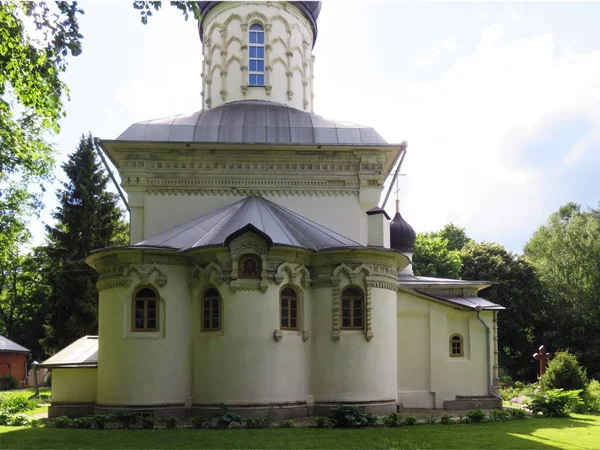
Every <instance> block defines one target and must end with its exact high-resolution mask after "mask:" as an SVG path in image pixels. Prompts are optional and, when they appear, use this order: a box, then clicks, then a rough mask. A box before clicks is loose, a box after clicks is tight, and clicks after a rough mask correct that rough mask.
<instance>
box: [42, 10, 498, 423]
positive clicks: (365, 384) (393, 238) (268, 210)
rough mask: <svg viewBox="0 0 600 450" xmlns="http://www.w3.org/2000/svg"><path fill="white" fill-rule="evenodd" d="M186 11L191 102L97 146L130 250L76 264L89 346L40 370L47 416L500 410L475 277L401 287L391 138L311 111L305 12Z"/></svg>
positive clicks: (407, 260)
mask: <svg viewBox="0 0 600 450" xmlns="http://www.w3.org/2000/svg"><path fill="white" fill-rule="evenodd" d="M199 3H200V5H201V9H202V20H201V21H200V22H199V34H200V39H201V40H202V53H203V55H202V56H203V69H202V105H201V106H202V107H201V109H200V110H199V111H197V112H193V113H191V114H183V115H178V116H173V117H167V118H161V119H155V120H147V121H144V122H140V123H136V124H133V125H131V126H130V127H129V128H127V129H126V130H125V131H124V132H123V133H122V134H121V135H120V136H119V137H117V138H116V139H114V140H107V139H101V140H100V139H99V140H98V141H97V142H98V144H99V145H100V147H101V148H102V150H103V151H104V153H105V154H106V155H108V157H109V158H110V160H111V161H112V163H113V164H114V165H115V166H116V167H117V168H118V170H119V174H120V177H121V186H122V188H123V189H124V190H125V191H126V193H127V202H128V207H129V209H130V223H131V231H130V238H131V241H130V245H129V246H126V247H119V248H103V249H98V250H96V251H94V252H92V254H91V255H90V256H89V257H88V258H87V260H86V261H87V263H88V264H89V265H90V266H91V267H93V268H94V269H95V270H96V271H97V272H98V274H99V280H98V284H97V287H98V291H99V296H100V299H99V318H98V320H99V330H98V336H84V337H82V338H81V339H79V340H78V341H76V342H75V343H73V344H72V345H70V346H69V347H67V348H65V349H64V350H62V351H61V352H59V353H57V354H56V355H54V356H52V357H51V358H50V359H48V360H47V361H45V362H44V363H43V364H42V365H41V366H42V367H48V368H51V369H52V406H51V408H50V415H51V416H59V415H71V416H76V415H82V414H88V413H92V412H94V413H97V414H104V413H109V412H116V411H123V410H126V411H131V412H139V413H145V414H152V415H154V416H156V417H168V416H177V417H189V416H190V415H212V414H213V413H215V412H217V411H219V410H220V408H219V404H220V403H225V404H227V405H228V406H229V408H230V409H231V410H232V411H234V412H236V413H238V414H241V415H243V416H245V417H263V416H264V415H265V414H266V412H267V410H268V409H270V408H273V411H274V412H275V414H276V417H280V418H294V417H302V416H309V415H316V414H326V413H327V412H328V410H329V408H330V407H332V406H334V405H340V404H344V405H357V406H360V407H361V408H363V409H364V410H366V411H369V412H374V413H381V414H383V413H385V414H387V413H390V412H396V411H399V410H401V409H402V408H448V409H461V408H465V409H466V408H470V407H473V406H475V404H478V405H479V406H480V407H500V406H501V400H500V399H499V397H498V395H497V392H496V390H497V379H498V373H497V371H498V365H497V312H498V311H499V310H502V309H503V308H502V307H501V306H499V305H496V304H493V303H491V302H489V301H487V300H485V299H483V298H481V297H479V296H478V292H479V291H480V290H482V289H484V288H486V287H488V286H489V285H490V283H486V282H480V281H461V280H448V279H438V278H426V277H418V276H414V275H413V272H412V265H411V258H412V252H413V245H414V242H415V231H414V230H413V229H412V227H411V226H410V225H409V224H408V223H407V222H406V221H405V220H404V218H403V217H402V215H401V214H400V210H399V208H398V203H397V204H396V214H395V216H394V217H393V220H391V221H390V217H389V216H388V215H387V213H386V212H385V210H384V209H382V208H381V203H380V202H381V198H382V194H383V186H384V182H385V181H386V179H387V178H388V177H389V176H390V174H392V173H395V172H397V171H398V170H399V165H400V164H401V160H402V158H403V156H404V154H405V152H406V146H405V145H404V144H397V143H388V142H387V141H386V140H385V139H384V138H383V137H382V136H381V135H380V134H379V133H378V132H377V131H375V130H374V129H373V128H371V127H368V126H362V125H357V124H354V123H349V122H341V121H336V120H330V119H326V118H323V117H321V116H319V115H317V114H316V113H315V112H314V100H315V94H318V93H315V92H314V90H313V79H314V76H313V70H314V64H315V61H314V57H313V46H314V44H315V41H316V39H317V31H318V27H317V21H318V16H319V12H320V9H321V2H302V1H298V2H274V1H271V2H257V1H244V2H220V1H213V2H199ZM328 7H335V5H334V4H331V5H328ZM340 75H341V74H340ZM358 100H360V99H358ZM407 201H410V199H407Z"/></svg>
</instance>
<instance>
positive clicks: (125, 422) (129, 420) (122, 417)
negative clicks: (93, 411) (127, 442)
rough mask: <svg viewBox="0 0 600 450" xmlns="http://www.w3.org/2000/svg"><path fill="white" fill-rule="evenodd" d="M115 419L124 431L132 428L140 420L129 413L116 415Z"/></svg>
mask: <svg viewBox="0 0 600 450" xmlns="http://www.w3.org/2000/svg"><path fill="white" fill-rule="evenodd" d="M115 419H116V420H117V422H119V426H120V427H121V428H125V429H129V428H134V427H135V426H136V425H137V423H138V421H139V420H140V418H139V416H137V415H135V414H131V413H130V412H120V413H117V414H116V415H115Z"/></svg>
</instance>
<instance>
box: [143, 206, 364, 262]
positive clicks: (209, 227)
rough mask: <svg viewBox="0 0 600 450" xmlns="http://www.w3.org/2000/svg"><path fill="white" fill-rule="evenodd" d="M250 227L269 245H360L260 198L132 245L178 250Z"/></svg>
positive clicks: (223, 241) (211, 242)
mask: <svg viewBox="0 0 600 450" xmlns="http://www.w3.org/2000/svg"><path fill="white" fill-rule="evenodd" d="M247 230H253V231H255V232H257V233H258V234H261V235H262V236H264V237H265V238H266V239H267V240H268V241H269V244H270V245H283V246H292V247H300V248H305V249H309V250H320V249H324V248H335V247H363V246H362V245H360V244H359V243H358V242H355V241H353V240H352V239H349V238H347V237H344V236H342V235H341V234H338V233H336V232H335V231H332V230H330V229H328V228H326V227H324V226H323V225H320V224H318V223H316V222H313V221H312V220H309V219H307V218H305V217H302V216H301V215H299V214H296V213H295V212H293V211H290V210H289V209H287V208H284V207H283V206H280V205H277V204H275V203H273V202H271V201H269V200H267V199H265V198H263V197H255V196H251V197H246V198H244V199H242V200H240V201H238V202H235V203H233V204H231V205H228V206H225V207H223V208H220V209H217V210H216V211H213V212H210V213H208V214H205V215H203V216H200V217H198V218H197V219H194V220H192V221H189V222H186V223H184V224H182V225H179V226H177V227H175V228H172V229H170V230H168V231H165V232H163V233H160V234H157V235H156V236H153V237H151V238H148V239H146V240H144V241H142V242H139V243H137V244H135V245H133V246H132V247H133V248H136V247H144V248H147V247H161V248H165V247H166V248H172V249H176V250H179V251H185V250H190V249H194V248H199V247H204V246H213V245H224V246H226V245H227V244H228V243H229V241H230V240H231V239H233V238H234V237H236V236H238V235H240V234H242V233H244V232H245V231H247Z"/></svg>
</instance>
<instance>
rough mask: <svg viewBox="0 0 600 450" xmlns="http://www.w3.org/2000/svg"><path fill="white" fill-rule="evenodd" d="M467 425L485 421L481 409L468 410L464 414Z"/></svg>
mask: <svg viewBox="0 0 600 450" xmlns="http://www.w3.org/2000/svg"><path fill="white" fill-rule="evenodd" d="M465 420H466V422H467V423H481V422H483V421H484V420H485V413H484V412H483V411H482V410H481V409H470V410H468V411H467V412H466V413H465Z"/></svg>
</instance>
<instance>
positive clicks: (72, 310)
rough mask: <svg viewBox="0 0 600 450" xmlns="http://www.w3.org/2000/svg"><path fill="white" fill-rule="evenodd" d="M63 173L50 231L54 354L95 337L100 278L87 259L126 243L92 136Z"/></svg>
mask: <svg viewBox="0 0 600 450" xmlns="http://www.w3.org/2000/svg"><path fill="white" fill-rule="evenodd" d="M62 167H63V170H64V171H65V173H66V174H67V176H68V178H69V182H68V183H64V184H63V189H62V190H61V191H59V192H58V194H57V197H58V200H59V207H58V209H57V210H56V211H55V212H54V213H53V217H54V219H56V225H55V226H54V227H50V226H47V227H46V234H47V241H48V242H47V246H46V248H45V251H46V254H47V255H48V259H49V261H50V263H51V267H52V272H51V273H50V275H49V277H48V284H49V285H50V286H51V294H50V297H49V298H48V307H49V315H48V323H47V326H46V337H45V338H44V345H45V347H46V348H47V349H48V350H50V351H51V350H58V349H60V348H62V347H64V346H66V345H68V344H70V343H71V342H73V341H74V340H75V339H77V338H79V337H81V336H83V335H86V334H96V333H97V308H98V292H97V290H96V281H97V274H96V272H95V271H94V270H93V269H92V268H91V267H89V266H87V265H86V264H85V258H86V256H87V255H88V254H89V253H90V251H91V250H94V249H98V248H103V247H111V246H118V245H124V244H126V243H127V241H128V238H127V225H126V223H125V222H124V220H123V212H122V210H121V209H120V208H119V207H118V197H117V195H115V194H112V193H109V192H107V191H106V185H107V184H108V182H109V181H108V177H107V176H106V174H105V173H104V171H103V170H102V168H101V166H100V164H99V163H98V161H97V159H96V155H95V153H94V142H93V139H92V136H91V134H90V135H88V136H87V137H85V136H82V138H81V141H80V143H79V146H78V148H77V150H76V151H75V153H73V154H72V155H71V156H70V157H69V159H68V161H67V162H66V163H65V164H63V166H62Z"/></svg>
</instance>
